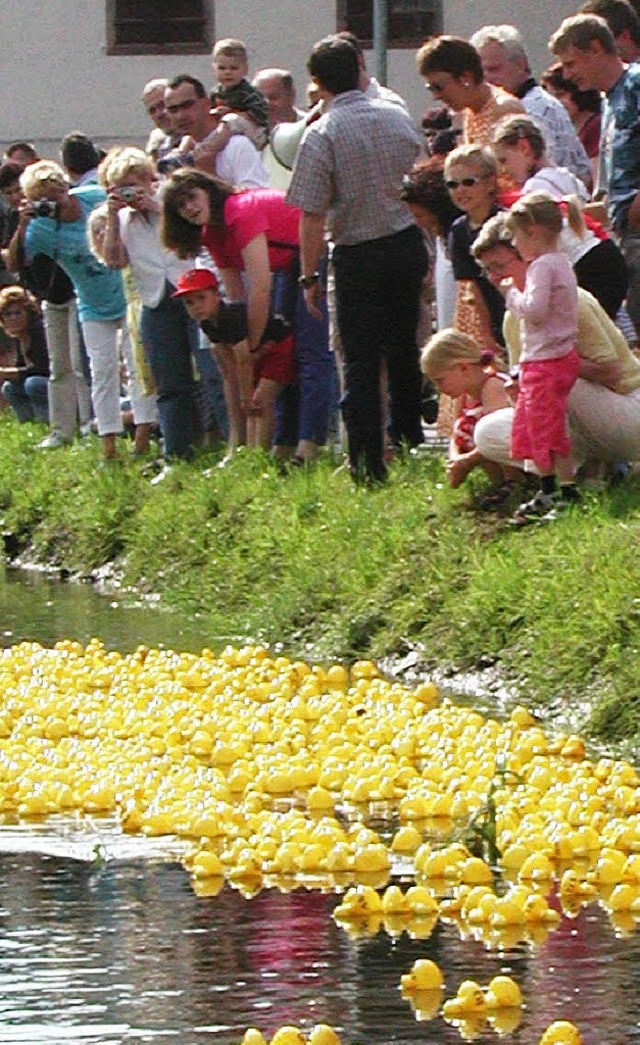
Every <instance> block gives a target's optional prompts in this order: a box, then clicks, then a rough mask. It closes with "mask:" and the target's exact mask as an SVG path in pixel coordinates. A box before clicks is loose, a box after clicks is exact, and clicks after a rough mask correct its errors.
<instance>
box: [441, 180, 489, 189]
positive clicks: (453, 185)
mask: <svg viewBox="0 0 640 1045" xmlns="http://www.w3.org/2000/svg"><path fill="white" fill-rule="evenodd" d="M479 181H482V178H460V180H459V181H454V180H453V179H451V180H450V181H445V185H446V186H447V188H448V189H458V188H460V186H461V185H462V187H463V188H464V189H470V188H472V186H474V185H477V184H478V182H479Z"/></svg>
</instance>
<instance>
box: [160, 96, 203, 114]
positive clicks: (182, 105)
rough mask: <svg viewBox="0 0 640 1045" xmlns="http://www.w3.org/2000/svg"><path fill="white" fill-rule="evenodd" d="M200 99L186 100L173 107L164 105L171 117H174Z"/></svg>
mask: <svg viewBox="0 0 640 1045" xmlns="http://www.w3.org/2000/svg"><path fill="white" fill-rule="evenodd" d="M199 101H200V98H186V99H185V100H184V101H183V102H176V103H175V104H174V105H165V109H166V111H167V112H168V113H171V115H172V116H173V115H175V113H177V112H182V111H186V110H187V109H190V108H191V107H192V106H193V105H195V104H196V102H199Z"/></svg>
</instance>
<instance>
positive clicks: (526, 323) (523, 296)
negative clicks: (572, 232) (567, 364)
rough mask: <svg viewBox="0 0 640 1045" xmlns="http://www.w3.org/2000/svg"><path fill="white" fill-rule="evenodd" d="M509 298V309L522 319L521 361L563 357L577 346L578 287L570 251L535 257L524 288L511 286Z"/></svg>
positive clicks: (508, 291) (508, 292)
mask: <svg viewBox="0 0 640 1045" xmlns="http://www.w3.org/2000/svg"><path fill="white" fill-rule="evenodd" d="M506 301H507V308H508V310H509V312H512V313H513V315H514V316H517V317H518V318H519V320H520V337H521V342H522V352H521V354H520V362H522V363H527V362H531V360H532V359H560V358H561V357H562V356H566V355H567V354H568V353H569V352H570V351H571V349H572V348H575V344H576V337H577V332H578V288H577V283H576V277H575V273H574V271H573V268H572V267H571V262H570V261H569V259H568V257H567V255H566V254H563V253H562V252H561V251H555V252H553V253H550V254H542V255H541V256H540V257H539V258H535V259H534V260H533V261H532V262H531V264H530V265H529V267H528V269H527V278H526V281H525V285H524V290H518V289H517V288H516V287H509V289H508V290H507V296H506Z"/></svg>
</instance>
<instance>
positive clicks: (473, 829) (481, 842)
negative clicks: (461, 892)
mask: <svg viewBox="0 0 640 1045" xmlns="http://www.w3.org/2000/svg"><path fill="white" fill-rule="evenodd" d="M521 783H522V777H521V776H520V774H519V773H514V771H513V770H512V769H507V768H506V766H505V764H504V755H499V756H498V758H497V759H496V771H495V773H494V775H493V778H492V780H491V783H490V785H489V790H488V792H487V800H486V802H485V803H484V805H483V806H481V807H480V809H478V810H477V811H476V812H475V813H474V814H473V816H472V817H471V818H470V820H469V823H468V824H467V827H466V830H465V834H464V843H465V845H466V846H467V849H469V851H470V852H471V853H473V855H474V856H479V857H481V858H482V859H483V860H486V862H487V863H488V864H489V865H490V866H491V867H496V866H497V864H498V862H499V860H500V857H501V856H502V853H501V852H500V849H499V847H498V836H497V828H496V811H497V803H496V797H495V796H496V792H499V791H502V790H504V789H505V788H509V787H514V786H516V787H517V785H518V784H521Z"/></svg>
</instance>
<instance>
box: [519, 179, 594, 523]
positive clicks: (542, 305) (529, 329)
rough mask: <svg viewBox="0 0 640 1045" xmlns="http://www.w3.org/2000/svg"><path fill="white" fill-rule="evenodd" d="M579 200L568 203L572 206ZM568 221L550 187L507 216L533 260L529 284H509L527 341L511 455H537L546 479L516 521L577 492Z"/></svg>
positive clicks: (573, 290) (574, 298)
mask: <svg viewBox="0 0 640 1045" xmlns="http://www.w3.org/2000/svg"><path fill="white" fill-rule="evenodd" d="M576 205H577V204H575V203H574V202H572V201H569V204H568V206H569V208H572V207H574V206H576ZM569 217H570V220H571V211H570V215H569ZM562 219H563V211H562V209H561V208H560V206H559V204H558V203H557V202H556V201H555V200H554V199H552V197H551V196H550V195H549V193H547V192H531V193H527V195H525V196H523V197H522V198H521V199H520V200H518V201H517V202H516V203H514V205H513V207H512V208H511V211H510V212H509V216H508V218H507V225H508V227H509V229H510V230H511V232H512V235H513V242H514V245H515V247H516V249H517V250H518V253H519V254H520V255H521V257H522V258H523V260H524V261H526V262H528V268H527V277H526V281H525V285H524V290H518V289H517V288H516V287H515V286H514V285H513V281H512V280H505V282H504V283H503V288H504V291H505V297H506V301H507V308H508V309H509V311H510V312H512V313H513V314H514V315H516V316H518V317H519V319H520V330H521V343H522V353H521V356H520V360H519V375H518V381H519V385H518V399H517V403H516V409H515V416H514V420H513V430H512V435H511V456H512V457H513V458H514V459H524V458H529V459H530V460H533V463H534V464H535V466H536V468H537V469H538V471H539V472H540V477H541V478H540V490H539V491H538V493H537V494H536V495H535V497H534V498H533V500H531V501H528V502H526V503H525V504H521V505H520V507H519V508H518V510H517V512H516V514H515V516H514V519H513V522H514V523H515V524H516V525H524V524H525V523H527V522H529V521H531V520H532V519H536V518H540V517H553V515H554V514H555V510H556V509H559V508H562V507H564V506H565V505H566V504H567V503H569V502H571V501H575V500H576V499H577V497H578V494H577V490H576V486H575V481H574V474H573V463H572V460H571V443H570V440H569V430H568V422H567V398H568V396H569V392H570V391H571V389H572V387H573V385H574V383H575V380H576V378H577V376H578V368H579V359H578V353H577V351H576V347H575V343H576V336H577V330H578V292H577V283H576V277H575V274H574V272H573V268H572V266H571V262H570V261H569V259H568V257H567V256H566V254H563V253H562V252H561V251H560V250H559V248H558V237H559V236H560V233H561V232H562V226H563V220H562ZM557 482H559V483H560V489H559V490H558V488H557ZM550 513H551V515H550Z"/></svg>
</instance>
